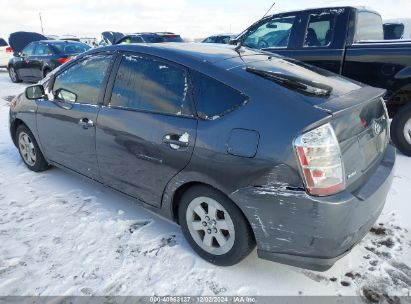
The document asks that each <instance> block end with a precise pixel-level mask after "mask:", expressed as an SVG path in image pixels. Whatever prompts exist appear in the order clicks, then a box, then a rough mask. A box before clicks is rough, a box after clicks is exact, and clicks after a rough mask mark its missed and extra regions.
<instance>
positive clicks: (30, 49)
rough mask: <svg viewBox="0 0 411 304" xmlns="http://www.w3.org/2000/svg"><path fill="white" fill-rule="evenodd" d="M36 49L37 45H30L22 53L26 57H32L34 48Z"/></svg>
mask: <svg viewBox="0 0 411 304" xmlns="http://www.w3.org/2000/svg"><path fill="white" fill-rule="evenodd" d="M35 47H36V43H30V44H29V45H28V46H26V47H25V48H24V49H23V50H22V51H21V53H22V54H23V55H24V56H30V55H32V54H33V53H34V48H35Z"/></svg>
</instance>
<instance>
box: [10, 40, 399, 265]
mask: <svg viewBox="0 0 411 304" xmlns="http://www.w3.org/2000/svg"><path fill="white" fill-rule="evenodd" d="M383 95H384V90H381V89H376V88H372V87H369V86H366V85H363V84H360V83H356V82H352V81H350V80H347V79H346V78H343V77H341V76H338V75H335V74H332V73H330V72H327V71H324V70H321V69H318V68H314V67H312V66H308V65H305V64H303V63H300V62H298V61H295V60H292V59H288V58H283V57H280V56H276V55H273V54H271V53H264V52H260V51H252V50H249V49H246V48H239V47H234V46H225V45H208V44H186V43H175V44H173V43H168V44H161V43H160V44H155V45H141V44H130V45H116V46H109V47H103V48H97V49H94V50H91V51H88V52H86V53H84V54H82V55H79V56H78V57H77V58H76V59H74V60H72V61H70V62H68V63H66V64H64V65H62V66H60V67H59V68H57V69H56V70H54V71H53V72H51V73H50V74H49V75H48V76H47V77H46V78H45V79H43V80H42V81H41V82H40V83H39V84H36V85H33V86H30V87H28V88H27V89H26V91H25V93H23V94H21V95H19V96H17V97H16V98H15V99H14V100H13V101H12V102H11V105H10V132H11V136H12V138H13V141H14V143H15V145H16V147H17V148H18V151H19V152H20V155H21V157H22V160H23V161H24V163H25V164H26V165H27V167H28V168H29V169H31V170H33V171H36V172H40V171H43V170H46V169H48V168H49V167H50V166H57V167H61V168H64V169H67V170H69V171H72V172H76V173H78V174H80V175H83V176H86V177H88V178H90V179H92V180H95V181H97V182H99V183H102V184H104V185H106V186H108V187H110V188H113V189H115V190H117V191H120V192H122V193H124V194H126V195H128V196H131V197H134V198H136V199H137V200H138V201H140V202H143V203H144V205H145V206H147V207H149V208H151V209H153V210H156V211H157V212H158V213H160V214H161V215H163V216H165V217H167V218H170V219H172V220H174V221H176V222H177V223H179V224H180V226H181V229H182V231H183V233H184V235H185V237H186V238H187V241H188V242H189V243H190V244H191V246H192V247H193V249H194V251H195V252H197V253H198V254H199V255H200V256H201V257H202V258H204V259H206V260H207V261H209V262H211V263H214V264H216V265H224V266H227V265H233V264H235V263H238V262H239V261H241V260H242V259H243V258H244V257H245V256H247V255H248V254H249V252H250V251H251V250H252V249H253V248H254V246H255V244H256V245H257V251H258V255H259V256H260V257H261V258H264V259H268V260H272V261H277V262H281V263H285V264H289V265H294V266H298V267H303V268H308V269H314V270H320V271H321V270H326V269H328V268H330V267H331V266H332V265H333V264H334V263H335V261H336V260H338V259H339V258H341V257H342V256H343V255H345V254H346V253H348V252H349V251H350V250H351V249H352V248H353V246H355V244H357V243H358V242H359V241H360V240H361V239H362V238H363V237H364V235H365V234H366V233H367V232H368V231H369V230H370V228H371V227H372V225H373V224H374V222H375V221H376V219H377V218H378V216H379V215H380V212H381V210H382V208H383V206H384V202H385V200H386V196H387V193H388V190H389V188H390V185H391V182H392V178H393V167H394V163H395V149H394V148H393V147H392V146H391V145H390V144H389V135H388V134H389V120H388V115H387V111H386V109H385V106H384V102H383V100H382V96H383Z"/></svg>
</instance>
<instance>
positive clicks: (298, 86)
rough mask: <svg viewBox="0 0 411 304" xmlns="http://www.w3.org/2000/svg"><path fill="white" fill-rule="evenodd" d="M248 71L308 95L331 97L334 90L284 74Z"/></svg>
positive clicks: (324, 85) (249, 69) (256, 70)
mask: <svg viewBox="0 0 411 304" xmlns="http://www.w3.org/2000/svg"><path fill="white" fill-rule="evenodd" d="M246 71H247V72H250V73H253V74H255V75H258V76H261V77H263V78H266V79H268V80H271V81H274V82H276V83H279V84H281V85H283V86H285V87H287V88H289V89H292V90H296V91H300V92H302V93H304V94H307V95H314V96H321V97H325V96H329V95H330V94H331V92H332V90H333V88H332V87H330V86H328V85H326V84H323V83H319V82H314V81H311V80H306V79H303V78H300V77H296V76H292V75H287V74H283V73H278V72H270V71H264V70H259V69H256V68H251V67H246Z"/></svg>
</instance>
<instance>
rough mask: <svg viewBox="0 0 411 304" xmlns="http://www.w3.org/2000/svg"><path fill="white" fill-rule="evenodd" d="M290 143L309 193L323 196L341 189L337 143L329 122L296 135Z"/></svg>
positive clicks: (343, 182) (342, 171) (339, 155)
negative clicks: (292, 145) (292, 144)
mask: <svg viewBox="0 0 411 304" xmlns="http://www.w3.org/2000/svg"><path fill="white" fill-rule="evenodd" d="M294 146H295V150H296V152H297V157H298V161H299V165H300V168H301V172H302V175H303V178H304V183H305V187H306V190H307V192H308V193H309V194H311V195H316V196H327V195H331V194H335V193H337V192H340V191H342V190H344V189H345V176H344V166H343V162H342V159H341V151H340V145H339V143H338V140H337V137H336V136H335V133H334V129H333V128H332V126H331V125H330V124H329V123H327V124H325V125H323V126H321V127H319V128H317V129H314V130H312V131H309V132H307V133H304V134H302V135H300V136H299V137H298V138H297V139H296V140H295V142H294Z"/></svg>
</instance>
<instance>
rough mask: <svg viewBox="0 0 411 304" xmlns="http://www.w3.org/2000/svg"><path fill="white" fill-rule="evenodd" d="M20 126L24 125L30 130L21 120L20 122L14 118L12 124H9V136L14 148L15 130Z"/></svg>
mask: <svg viewBox="0 0 411 304" xmlns="http://www.w3.org/2000/svg"><path fill="white" fill-rule="evenodd" d="M20 125H24V126H26V127H27V128H28V129H29V130H30V128H29V126H28V125H27V124H26V123H25V122H24V121H23V120H21V119H19V118H16V119H14V120H13V121H12V123H11V124H10V135H11V139H12V140H13V143H14V145H15V146H16V147H17V142H16V132H17V128H18V127H19V126H20Z"/></svg>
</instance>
